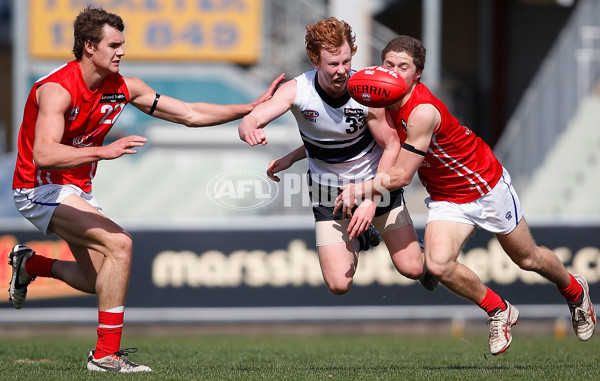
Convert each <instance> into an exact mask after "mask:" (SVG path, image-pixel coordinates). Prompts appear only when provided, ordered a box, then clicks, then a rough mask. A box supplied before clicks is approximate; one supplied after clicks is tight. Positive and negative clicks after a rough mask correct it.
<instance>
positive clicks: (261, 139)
mask: <svg viewBox="0 0 600 381" xmlns="http://www.w3.org/2000/svg"><path fill="white" fill-rule="evenodd" d="M240 137H241V138H242V140H243V141H245V142H246V143H248V144H249V145H251V146H255V145H258V144H262V145H263V146H264V145H266V144H267V143H268V141H267V137H266V136H265V130H263V129H262V128H257V129H254V130H250V131H248V132H246V133H245V134H243V136H242V133H241V132H240Z"/></svg>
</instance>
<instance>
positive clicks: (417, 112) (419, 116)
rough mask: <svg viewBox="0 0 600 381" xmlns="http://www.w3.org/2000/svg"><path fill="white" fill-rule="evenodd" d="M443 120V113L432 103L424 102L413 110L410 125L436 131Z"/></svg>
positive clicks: (409, 118)
mask: <svg viewBox="0 0 600 381" xmlns="http://www.w3.org/2000/svg"><path fill="white" fill-rule="evenodd" d="M441 121H442V114H441V113H440V111H439V110H438V109H437V108H436V107H435V106H434V105H432V104H431V103H422V104H420V105H418V106H417V107H415V108H414V110H412V112H411V113H410V115H409V117H408V126H410V127H413V128H414V127H417V128H419V129H426V130H431V131H434V130H435V129H436V128H437V126H439V124H440V122H441Z"/></svg>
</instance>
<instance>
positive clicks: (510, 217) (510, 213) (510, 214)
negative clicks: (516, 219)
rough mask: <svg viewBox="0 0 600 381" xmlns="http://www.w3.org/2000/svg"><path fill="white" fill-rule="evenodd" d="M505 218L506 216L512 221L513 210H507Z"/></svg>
mask: <svg viewBox="0 0 600 381" xmlns="http://www.w3.org/2000/svg"><path fill="white" fill-rule="evenodd" d="M504 218H506V219H507V220H508V221H510V220H511V219H512V212H511V211H510V210H509V211H508V212H506V215H505V216H504Z"/></svg>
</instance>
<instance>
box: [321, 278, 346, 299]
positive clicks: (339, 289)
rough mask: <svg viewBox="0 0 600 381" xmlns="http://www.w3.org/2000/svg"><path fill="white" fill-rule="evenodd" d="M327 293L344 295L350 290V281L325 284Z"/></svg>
mask: <svg viewBox="0 0 600 381" xmlns="http://www.w3.org/2000/svg"><path fill="white" fill-rule="evenodd" d="M325 283H326V284H327V288H328V289H329V292H331V293H332V294H333V295H337V296H339V295H344V294H347V293H348V292H349V291H350V289H351V288H352V280H338V281H329V282H325Z"/></svg>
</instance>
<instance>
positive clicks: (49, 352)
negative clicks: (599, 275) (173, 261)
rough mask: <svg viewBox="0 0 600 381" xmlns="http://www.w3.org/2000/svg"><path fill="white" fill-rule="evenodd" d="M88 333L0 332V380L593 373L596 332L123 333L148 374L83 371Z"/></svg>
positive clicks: (598, 370) (599, 352) (597, 369)
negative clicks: (493, 349) (503, 345)
mask: <svg viewBox="0 0 600 381" xmlns="http://www.w3.org/2000/svg"><path fill="white" fill-rule="evenodd" d="M94 341H95V338H94V337H91V336H90V337H87V336H86V337H82V336H67V337H60V336H58V335H57V336H48V335H46V336H41V337H38V338H33V337H25V338H24V337H12V336H11V335H8V337H7V335H3V337H1V338H0V380H2V381H5V380H19V381H20V380H31V379H40V380H77V381H79V380H105V379H115V378H116V377H118V378H119V379H127V380H134V379H135V380H137V379H140V380H141V379H143V380H444V381H445V380H495V381H496V380H578V381H580V380H598V379H600V340H598V338H597V337H594V338H592V340H590V341H588V342H585V343H582V342H579V341H578V340H577V339H576V338H575V337H574V336H572V335H571V336H568V337H566V338H562V339H555V338H554V337H553V336H552V335H522V334H521V335H520V336H519V337H515V340H514V341H513V344H512V346H511V348H510V349H509V350H508V351H507V352H505V353H504V354H502V355H500V356H491V355H490V354H489V351H488V348H487V337H486V336H485V335H482V334H481V335H480V334H478V335H474V336H469V337H465V338H460V339H459V338H452V337H451V336H450V335H435V336H434V335H379V334H376V335H370V334H358V335H354V336H351V335H340V334H333V335H323V334H317V335H274V334H269V335H259V334H257V335H252V334H247V335H230V334H227V335H181V334H178V335H172V336H170V335H159V336H150V337H145V336H144V335H138V334H136V335H126V337H125V338H124V339H123V342H122V347H123V348H125V347H128V346H135V347H137V348H138V349H139V350H138V352H137V353H135V354H133V355H131V356H130V358H131V360H133V361H135V362H139V363H142V364H145V365H149V366H151V367H152V368H153V372H152V373H150V374H128V375H115V374H101V373H91V372H88V371H87V370H86V369H85V359H86V356H87V353H88V352H89V350H90V349H91V346H92V345H93V344H94Z"/></svg>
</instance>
